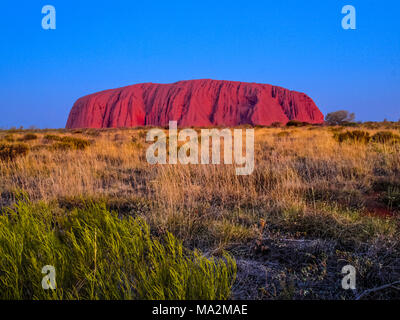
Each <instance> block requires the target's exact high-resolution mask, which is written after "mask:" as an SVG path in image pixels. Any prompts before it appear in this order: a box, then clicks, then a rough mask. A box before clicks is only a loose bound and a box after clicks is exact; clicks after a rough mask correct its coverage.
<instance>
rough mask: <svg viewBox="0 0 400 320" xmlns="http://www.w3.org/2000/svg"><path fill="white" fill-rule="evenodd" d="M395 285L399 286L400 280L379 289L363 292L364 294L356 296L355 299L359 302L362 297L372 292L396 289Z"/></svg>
mask: <svg viewBox="0 0 400 320" xmlns="http://www.w3.org/2000/svg"><path fill="white" fill-rule="evenodd" d="M396 284H400V280H399V281H395V282H392V283H388V284H385V285H383V286H380V287H376V288H372V289H368V290H365V291H364V292H362V293H361V294H360V295H358V296H357V297H356V300H360V299H361V298H362V297H364V296H366V295H368V294H370V293H372V292H376V291H380V290H383V289H387V288H394V289H398V288H397V287H395V285H396Z"/></svg>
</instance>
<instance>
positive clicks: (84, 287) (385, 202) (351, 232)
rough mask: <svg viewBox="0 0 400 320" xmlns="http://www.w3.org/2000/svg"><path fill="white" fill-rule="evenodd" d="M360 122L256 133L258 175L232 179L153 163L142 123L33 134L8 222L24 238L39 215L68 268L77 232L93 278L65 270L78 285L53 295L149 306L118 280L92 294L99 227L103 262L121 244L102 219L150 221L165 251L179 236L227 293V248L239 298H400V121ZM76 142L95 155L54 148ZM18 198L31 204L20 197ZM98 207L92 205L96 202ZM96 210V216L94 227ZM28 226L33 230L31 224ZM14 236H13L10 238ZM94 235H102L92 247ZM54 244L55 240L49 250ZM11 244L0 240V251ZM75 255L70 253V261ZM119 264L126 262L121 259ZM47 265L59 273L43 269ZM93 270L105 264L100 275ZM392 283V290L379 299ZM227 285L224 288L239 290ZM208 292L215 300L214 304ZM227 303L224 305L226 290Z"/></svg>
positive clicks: (5, 193) (0, 171) (223, 170)
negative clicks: (351, 277)
mask: <svg viewBox="0 0 400 320" xmlns="http://www.w3.org/2000/svg"><path fill="white" fill-rule="evenodd" d="M355 126H356V127H355V128H353V127H345V126H332V127H320V126H311V125H308V126H306V127H297V126H282V127H278V126H277V127H274V128H267V127H264V128H262V127H260V128H256V129H255V169H254V172H253V173H252V174H251V175H249V176H236V175H235V170H234V167H233V166H230V165H181V164H178V165H160V166H152V165H149V164H148V163H147V161H146V159H145V151H146V147H147V146H148V144H147V142H146V141H145V132H146V130H145V129H143V128H132V129H128V128H123V129H103V130H93V129H92V130H90V131H89V130H85V129H83V130H75V131H74V132H72V131H70V130H35V131H34V134H35V135H37V139H35V140H28V141H26V142H25V144H26V145H27V147H28V148H29V150H30V152H28V153H24V154H21V155H20V156H16V157H14V158H13V160H12V161H10V160H8V159H7V160H6V159H0V195H1V197H0V207H2V208H3V214H2V216H1V217H2V219H3V220H1V221H2V223H5V225H7V228H6V229H7V230H8V229H10V230H14V232H15V234H16V235H17V234H19V231H17V230H24V229H23V227H22V226H21V223H22V222H19V220H18V219H17V217H18V216H21V217H22V216H24V215H23V214H21V213H19V212H20V211H21V210H22V211H23V210H25V211H26V212H30V213H29V214H26V215H25V216H29V217H30V216H32V217H33V218H32V219H36V220H38V221H41V222H40V223H39V222H38V224H37V228H38V229H39V230H43V228H47V229H45V230H46V233H45V234H47V235H48V236H49V239H53V240H54V243H55V245H57V246H59V248H61V250H66V251H60V252H64V253H63V254H62V255H61V256H60V257H53V256H52V255H51V254H47V253H41V255H43V256H44V257H53V258H54V259H53V261H54V262H53V263H57V265H60V263H61V262H60V261H62V259H65V266H68V264H69V263H70V261H71V260H69V259H72V258H74V259H75V258H76V259H77V256H79V254H80V253H79V250H78V246H76V247H71V246H69V247H68V248H67V247H65V246H64V242H63V241H67V240H68V239H69V240H68V241H70V240H71V238H70V233H71V230H75V231H74V234H79V235H81V236H80V237H77V239H79V241H80V242H77V243H79V246H82V248H85V249H84V250H86V251H84V252H86V256H87V257H88V258H87V261H83V258H82V261H83V262H82V264H78V265H80V266H81V267H80V268H81V271H82V270H83V269H87V270H86V273H81V276H80V278H77V277H78V272H77V273H75V274H73V273H72V272H73V271H68V270H67V269H65V270H60V276H61V274H64V276H63V277H64V278H63V277H62V278H61V279H58V282H57V284H58V288H61V285H62V286H63V287H64V288H68V289H67V290H66V291H62V292H60V291H61V290H59V291H56V293H53V294H56V295H57V296H54V298H77V297H78V296H79V297H82V298H92V297H99V298H101V297H103V298H110V297H111V296H107V295H106V291H108V292H114V293H113V294H114V296H116V295H118V297H122V296H124V295H125V294H126V297H128V296H129V294H131V296H130V297H132V298H137V297H142V296H141V295H140V294H139V291H134V290H133V289H132V291H130V293H129V294H128V293H127V292H128V291H125V289H126V288H128V287H127V286H125V287H121V288H119V289H118V290H117V291H116V287H115V286H114V284H110V283H108V282H107V283H103V284H101V285H100V284H99V285H98V286H94V288H96V290H94V289H92V287H91V285H93V283H94V280H93V270H94V259H93V249H90V248H93V246H94V242H93V237H94V234H93V233H94V231H95V230H96V232H95V234H96V239H97V238H99V240H98V241H97V242H96V243H97V244H96V246H97V248H100V247H99V246H101V248H102V249H101V250H100V249H98V250H97V256H96V265H97V266H99V264H105V262H106V261H107V262H110V261H114V260H113V259H114V258H113V255H112V253H111V251H110V250H108V249H106V248H112V244H111V243H109V242H107V241H108V240H107V239H105V238H104V237H105V235H106V234H107V232H109V231H106V230H109V229H107V228H108V227H107V228H104V227H100V225H101V226H103V222H102V221H103V220H104V219H105V220H107V219H109V220H110V221H111V222H112V225H118V228H122V229H124V230H126V228H127V226H128V225H129V226H143V225H144V224H145V225H146V226H149V227H150V230H151V232H150V233H149V238H148V239H150V240H149V241H151V242H152V243H156V242H157V241H158V242H157V243H159V244H160V245H161V246H162V247H163V248H164V249H165V250H167V248H168V245H167V244H168V241H169V240H168V239H169V237H172V236H173V239H174V240H175V241H177V243H180V241H181V244H182V252H185V253H186V254H185V259H186V258H187V259H189V260H190V262H187V263H189V264H190V268H189V269H192V268H195V267H194V265H193V263H195V261H196V258H194V257H195V256H196V255H195V253H194V250H196V248H197V249H199V250H201V252H203V254H204V255H202V257H203V259H204V257H207V260H202V261H203V262H204V263H206V261H209V262H210V261H214V262H213V263H214V264H213V265H214V267H213V268H217V269H215V270H216V271H215V273H214V275H215V277H217V278H218V277H219V278H218V279H220V280H217V278H215V279H214V280H213V281H221V282H220V283H221V286H220V288H222V287H224V288H225V289H226V288H227V287H229V285H223V284H222V283H228V282H229V281H228V280H226V279H231V278H230V277H225V276H222V275H223V274H224V272H227V273H228V270H231V271H232V270H233V269H232V268H233V264H232V261H230V260H229V259H228V258H224V252H225V251H227V252H229V254H230V255H231V256H232V257H233V258H234V259H235V261H236V265H237V278H236V282H235V283H234V285H233V287H232V290H231V293H232V295H231V297H232V298H235V299H237V298H240V299H248V298H253V299H255V298H256V299H356V298H359V297H361V298H362V299H398V298H400V292H399V290H398V284H396V281H398V279H399V278H400V259H399V257H400V240H399V239H400V207H399V190H400V143H397V139H398V138H397V136H398V135H399V134H400V124H399V123H395V122H391V123H390V122H387V123H366V124H355ZM29 132H30V131H20V130H15V131H13V132H10V131H5V132H0V139H1V142H0V143H1V144H6V145H7V146H15V145H17V144H18V143H19V142H18V139H20V138H21V137H23V136H24V135H25V134H27V133H29ZM96 132H97V133H96ZM388 132H390V133H388ZM6 135H12V136H13V138H12V139H13V140H12V142H9V141H6V140H5V136H6ZM71 138H72V139H80V140H83V141H85V142H82V144H83V145H85V147H84V148H83V149H79V148H77V147H75V146H74V147H67V148H65V149H62V150H60V149H59V148H57V147H55V145H56V144H57V143H67V144H69V143H70V144H71V145H74V144H75V142H72V141H71ZM73 141H77V140H73ZM77 144H78V145H79V143H77ZM21 189H22V190H24V192H26V193H27V194H28V195H29V198H30V199H31V202H18V190H21ZM88 203H94V204H95V205H94V207H90V206H89V207H88V205H87V204H88ZM99 203H101V204H104V206H105V207H104V206H103V205H99ZM16 204H17V207H14V206H15V205H16ZM19 208H21V209H19ZM22 208H25V209H22ZM37 208H43V210H42V209H40V210H38V209H37ZM109 211H115V214H112V213H110V212H109ZM94 212H95V213H96V216H97V215H99V220H96V219H95V218H93V216H94ZM116 215H117V216H116ZM36 220H35V221H36ZM26 221H28V220H26ZM49 221H51V222H49ZM79 221H80V222H79ZM107 221H108V220H107ZM78 222H79V223H80V226H78V224H79V223H78ZM111 222H110V223H111ZM12 223H14V224H12ZM120 223H121V226H120ZM29 224H30V225H35V222H32V221H30V220H29ZM11 225H12V226H11ZM17 226H18V228H21V229H17ZM39 226H40V227H39ZM13 228H14V229H13ZM41 228H42V229H41ZM129 228H131V227H129ZM132 228H133V227H132ZM135 228H136V227H135ZM135 228H133V229H132V230H137V229H135ZM4 230H5V229H4ZM27 230H28V229H27ZM118 230H119V229H118ZM132 230H131V231H132ZM121 232H122V233H123V234H124V232H127V231H121ZM132 232H133V231H132ZM29 233H33V234H35V231H34V230H30V229H29V232H25V231H24V232H21V233H20V237H22V238H18V241H19V242H21V241H27V242H32V243H33V244H32V245H35V246H36V247H35V248H36V249H35V250H36V251H37V250H39V248H41V247H40V244H39V242H38V241H36V242H35V241H33V240H32V241H31V240H21V239H32V238H29ZM111 234H114V233H112V232H111ZM8 235H9V236H7V239H12V238H13V236H11V234H8ZM84 235H86V236H87V237H89V238H90V239H92V240H90V241H89V240H88V241H87V242H86V240H84V239H85V237H86V236H85V237H84ZM23 237H27V238H23ZM133 238H135V237H133ZM40 239H41V238H40ZM46 239H47V238H46ZM46 239H44V241H45V243H47V242H46V241H50V240H46ZM100 239H101V240H100ZM115 239H118V238H117V236H115ZM7 241H11V240H7ZM7 241H5V242H3V244H6V243H9V242H7ZM18 241H17V242H18ZM77 241H78V240H77ZM125 241H126V242H125ZM17 242H16V243H17ZM66 243H68V242H66ZM69 243H70V242H69ZM9 246H10V245H9V244H7V246H3V247H2V244H0V247H2V249H3V250H6V249H5V248H8V247H9ZM130 246H131V242H130V240H124V239H121V246H120V248H126V249H123V250H125V251H123V252H125V253H126V254H128V253H129V249H128V248H130ZM24 248H25V249H26V252H27V256H26V257H25V258H26V259H28V258H29V257H30V256H32V257H35V259H39V258H38V257H37V256H35V254H34V253H33V251H32V250H33V249H31V248H29V245H27V246H25V247H24ZM72 248H73V249H72ZM184 248H187V249H184ZM21 250H22V252H23V254H24V255H25V252H24V249H21ZM29 250H31V251H29ZM42 250H44V251H45V250H47V249H46V247H43V249H42ZM99 250H100V251H101V252H100V251H99ZM121 250H122V249H121ZM188 250H193V251H188ZM75 251H76V252H75ZM29 252H30V253H29ZM45 252H47V251H45ZM65 252H67V255H68V256H70V257H71V258H69V257H64V256H65ZM118 252H119V251H118ZM166 252H168V250H167V251H166ZM129 254H130V253H129ZM118 256H121V259H126V258H125V255H124V254H122V255H121V254H120V252H119V253H118ZM0 257H3V255H0ZM0 259H1V258H0ZM46 259H47V258H46ZM46 259H45V260H46ZM57 259H59V260H57ZM118 259H119V258H118ZM118 259H117V258H115V260H116V262H115V263H117V265H119V263H121V261H120V260H118ZM182 259H183V258H182ZM212 259H214V260H212ZM227 259H228V260H227ZM15 260H16V261H17V259H15ZM189 260H188V261H189ZM1 261H3V262H4V261H6V260H5V259H4V258H3V260H1ZM10 261H11V262H13V263H17V262H15V261H14V260H13V259H11V260H10ZM32 261H33V260H32ZM46 261H47V260H46ZM123 261H126V260H123ZM209 262H207V263H209ZM4 263H5V262H4ZM7 263H9V262H7ZM42 263H46V264H51V263H48V262H45V261H44V260H43V261H42V260H40V264H42ZM112 263H114V262H112ZM210 263H211V262H210ZM221 263H223V265H221ZM347 264H352V265H353V266H355V267H356V270H357V289H356V290H354V291H351V290H350V291H345V290H343V289H342V287H341V279H342V277H343V275H342V274H341V268H342V267H343V266H344V265H347ZM28 265H29V263H28ZM133 265H134V263H132V265H130V268H131V267H132V268H133ZM171 265H173V264H171ZM145 266H146V268H147V266H148V264H146V265H145ZM41 267H42V265H40V266H39V263H38V268H39V269H40V268H41ZM102 267H103V268H107V266H105V265H103V266H102ZM7 268H11V265H10V267H7ZM12 268H14V267H12ZM65 268H67V267H65ZM176 268H178V266H176ZM39 269H38V270H39ZM9 270H11V269H7V270H6V271H9ZM35 270H36V269H35ZM97 270H103V271H104V270H108V269H101V268H100V269H98V267H96V272H97ZM118 270H120V269H118ZM131 270H133V269H131ZM145 270H146V272H147V271H148V269H145ZM176 270H179V273H182V274H185V271H182V270H181V269H176ZM223 270H226V271H223ZM6 271H5V270H3V269H1V270H0V272H6ZM25 271H26V270H24V272H25ZM120 271H121V270H120ZM120 271H118V272H120ZM27 272H28V271H27ZM29 272H31V273H33V271H29ZM63 272H64V273H63ZM99 272H100V271H99ZM104 272H105V271H104ZM121 272H123V270H122V271H121ZM82 274H83V275H82ZM35 275H36V271H35ZM120 275H122V273H120ZM20 276H21V277H22V278H20V279H18V280H19V281H21V282H19V283H22V286H23V288H24V292H26V293H25V294H26V295H25V296H24V297H28V296H27V295H29V294H37V295H38V297H40V298H42V297H44V296H43V294H47V295H50V294H51V293H43V292H42V291H40V290H39V289H38V290H39V291H34V288H31V286H32V284H31V283H30V282H29V279H28V278H24V277H23V275H20ZM98 276H99V274H98ZM42 277H43V275H42V274H41V273H40V270H39V273H38V274H37V279H38V282H37V281H36V280H37V279H36V278H35V279H34V280H30V281H35V285H36V286H40V281H41V278H42ZM57 277H58V276H57ZM109 277H112V276H109ZM221 277H222V278H221ZM200 278H201V279H202V280H201V282H202V284H196V285H192V286H195V287H198V288H207V287H208V286H209V285H210V282H207V283H203V281H206V280H205V278H202V277H200ZM32 279H33V278H32ZM62 279H72V280H73V281H72V280H71V281H70V282H68V281H67V280H65V281H66V282H62V281H63V280H62ZM76 279H78V280H76ZM96 279H100V278H96ZM101 279H103V280H104V281H105V279H112V278H107V277H104V278H101ZM121 279H123V277H122V278H121ZM222 279H225V280H222ZM14 280H15V279H14ZM14 280H13V281H14ZM129 280H131V279H129ZM75 281H76V282H75ZM107 281H108V280H107ZM124 281H125V280H124ZM149 281H150V280H149ZM157 281H159V280H157ZM171 281H172V280H171ZM123 283H126V282H123ZM69 284H71V285H69ZM392 284H393V285H392ZM382 286H384V289H379V290H375V289H376V288H380V287H382ZM20 287H21V286H20ZM133 287H134V286H133ZM27 288H29V290H28V289H27ZM80 288H81V289H80ZM105 288H107V290H106V289H105ZM123 288H125V289H123ZM396 288H397V289H396ZM36 289H37V288H36ZM181 289H182V288H180V289H179V290H181ZM225 289H224V290H222V291H224V292H225V293H226V292H228V291H229V290H225ZM370 289H374V290H372V291H368V290H370ZM57 290H58V289H57ZM174 290H175V289H174ZM176 290H177V291H179V290H178V289H176ZM193 290H195V289H193ZM204 290H205V292H208V293H207V297H212V295H213V294H215V296H214V297H217V296H218V294H217V293H216V292H214V293H212V292H210V291H208V290H206V289H204ZM0 291H1V289H0ZM177 291H174V292H175V293H176V292H177ZM222 291H221V290H220V292H222ZM3 292H5V291H3ZM20 292H21V291H20ZM36 292H37V293H36ZM179 292H182V291H179ZM193 292H194V291H193ZM196 292H197V291H196ZM175 293H174V294H175ZM197 293H198V292H197ZM197 293H193V294H197ZM16 295H18V294H17V293H16ZM187 296H188V295H187ZM187 296H186V297H187ZM223 296H224V297H228V296H229V293H226V294H223ZM3 297H5V295H4V294H3ZM29 297H30V296H29ZM46 297H48V298H53V296H51V297H50V296H46ZM124 297H125V296H124ZM170 297H172V295H170ZM220 297H221V296H220Z"/></svg>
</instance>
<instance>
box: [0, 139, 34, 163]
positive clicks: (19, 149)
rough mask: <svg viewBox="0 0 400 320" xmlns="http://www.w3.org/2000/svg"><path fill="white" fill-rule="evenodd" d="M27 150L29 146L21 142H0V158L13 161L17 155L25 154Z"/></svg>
mask: <svg viewBox="0 0 400 320" xmlns="http://www.w3.org/2000/svg"><path fill="white" fill-rule="evenodd" d="M28 152H29V147H28V146H27V145H26V144H23V143H16V144H8V143H2V144H0V160H4V161H13V160H15V159H16V158H17V157H21V156H26V155H27V154H28Z"/></svg>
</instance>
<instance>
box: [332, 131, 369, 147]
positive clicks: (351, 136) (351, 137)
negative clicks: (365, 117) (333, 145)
mask: <svg viewBox="0 0 400 320" xmlns="http://www.w3.org/2000/svg"><path fill="white" fill-rule="evenodd" d="M334 138H335V139H336V140H337V141H338V142H340V143H342V142H353V143H354V142H357V143H364V144H367V143H368V142H369V141H370V140H371V136H370V134H369V133H368V132H366V131H362V130H354V131H346V132H341V133H336V134H335V135H334Z"/></svg>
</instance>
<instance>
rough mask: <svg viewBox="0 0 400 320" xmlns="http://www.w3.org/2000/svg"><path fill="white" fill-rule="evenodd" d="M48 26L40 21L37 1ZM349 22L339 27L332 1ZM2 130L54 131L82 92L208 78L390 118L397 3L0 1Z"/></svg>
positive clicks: (394, 99) (396, 71)
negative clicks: (52, 19) (50, 16)
mask: <svg viewBox="0 0 400 320" xmlns="http://www.w3.org/2000/svg"><path fill="white" fill-rule="evenodd" d="M46 4H50V5H53V6H54V7H55V8H56V10H57V12H56V13H57V16H56V17H57V29H56V30H43V29H42V27H41V20H42V17H43V15H42V13H41V9H42V6H44V5H46ZM346 4H351V5H353V6H354V7H355V8H356V10H357V29H356V30H343V29H342V28H341V19H342V17H343V15H342V14H341V8H342V7H343V6H344V5H346ZM1 9H2V10H1V17H0V34H1V45H0V46H1V47H0V127H3V128H8V127H11V126H17V127H18V126H21V125H22V126H24V127H28V126H30V125H35V126H38V127H41V128H45V127H49V128H59V127H64V126H65V123H66V120H67V117H68V114H69V111H70V108H71V107H72V105H73V103H74V101H75V100H76V99H77V98H79V97H80V96H83V95H86V94H89V93H92V92H95V91H99V90H104V89H109V88H115V87H120V86H125V85H130V84H134V83H140V82H161V83H169V82H175V81H178V80H187V79H199V78H212V79H223V80H237V81H250V82H261V83H270V84H274V85H279V86H283V87H286V88H289V89H292V90H297V91H302V92H305V93H307V94H308V95H309V96H310V97H311V98H313V99H314V101H315V102H316V103H317V105H318V106H319V107H320V109H321V111H322V112H323V113H324V114H326V113H327V112H329V111H333V110H337V109H348V110H350V111H353V112H355V113H356V116H357V120H362V121H366V120H379V121H380V120H383V119H384V118H387V119H389V120H395V121H397V120H398V119H399V118H400V3H399V1H397V0H396V1H395V0H390V1H369V0H346V1H339V0H318V1H316V0H307V1H298V0H292V1H289V0H279V1H278V0H276V1H268V0H262V1H252V0H247V1H234V0H229V1H226V0H214V1H209V0H202V1H191V0H185V1H173V0H169V1H167V0H162V1H158V0H153V1H135V0H131V1H120V0H113V1H99V0H98V1H76V0H69V1H67V0H63V1H59V0H47V1H36V0H25V1H11V0H5V1H2V3H1Z"/></svg>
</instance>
